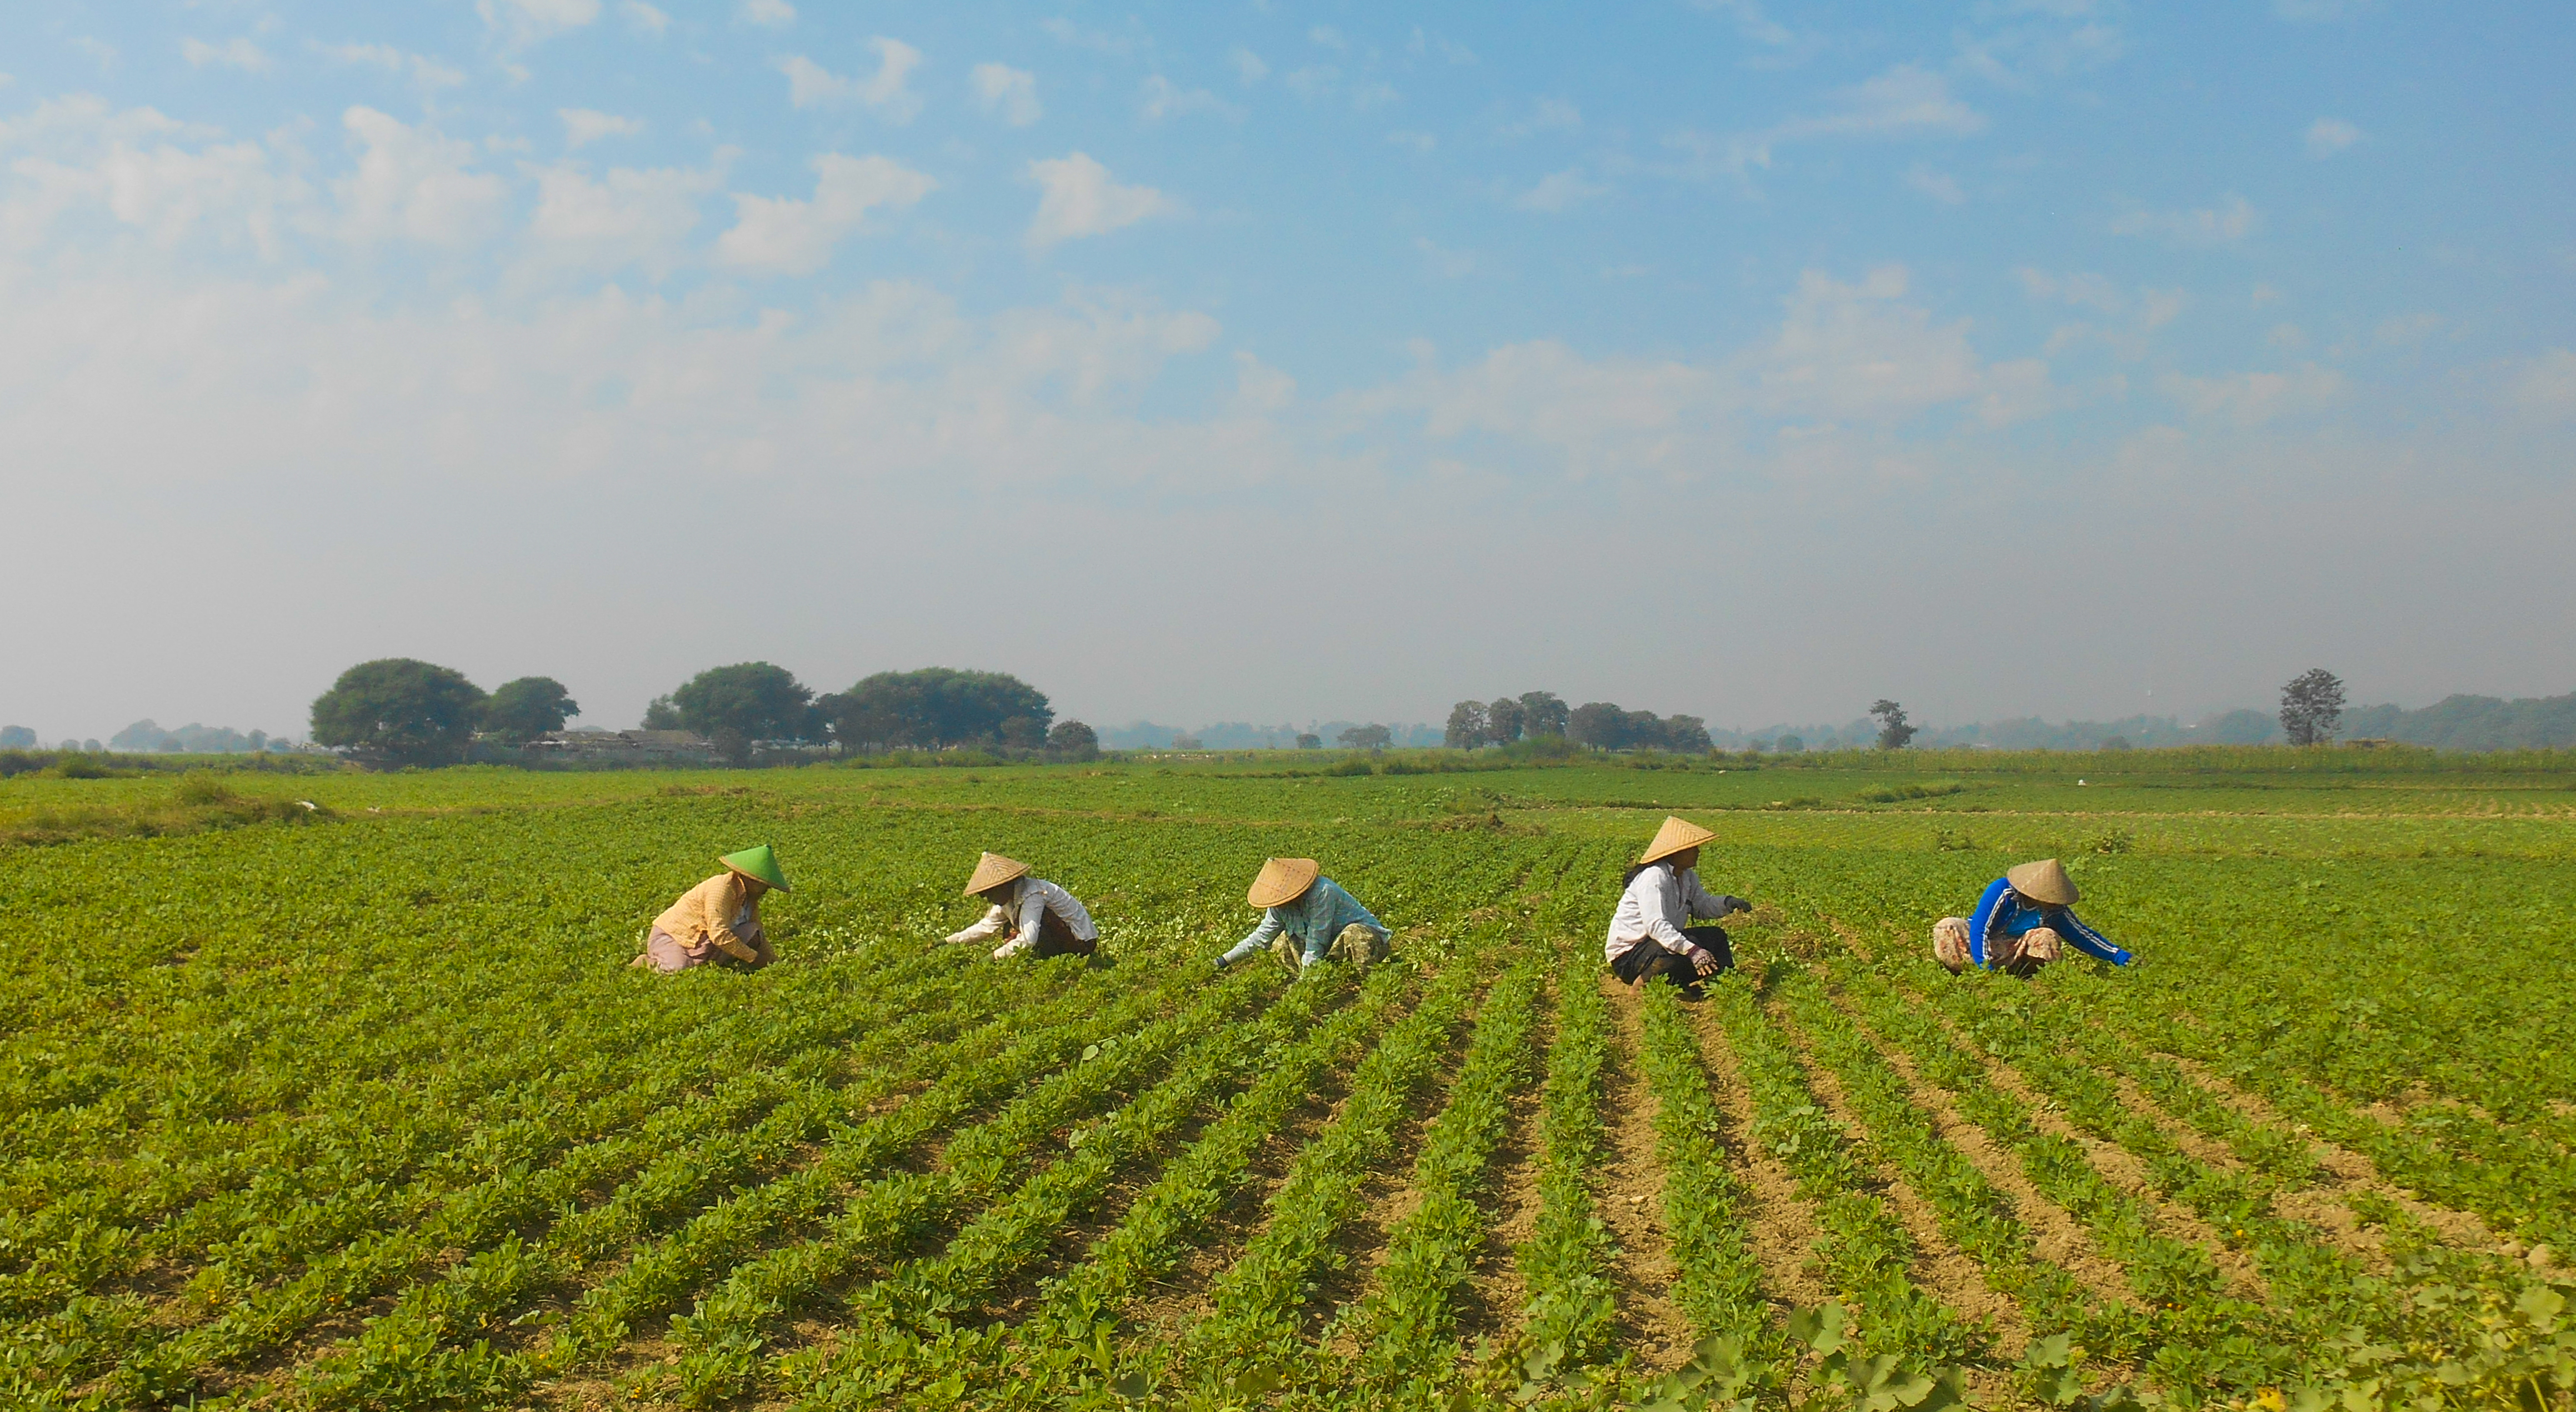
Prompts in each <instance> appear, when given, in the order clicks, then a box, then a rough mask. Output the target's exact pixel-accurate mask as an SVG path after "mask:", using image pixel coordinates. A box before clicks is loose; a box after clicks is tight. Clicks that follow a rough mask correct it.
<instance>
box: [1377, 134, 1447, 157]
mask: <svg viewBox="0 0 2576 1412" xmlns="http://www.w3.org/2000/svg"><path fill="white" fill-rule="evenodd" d="M1386 140H1387V141H1388V143H1390V144H1391V145H1393V146H1397V147H1404V148H1409V149H1411V150H1412V151H1413V152H1414V153H1416V154H1417V155H1420V156H1425V157H1428V156H1430V155H1431V153H1432V152H1433V151H1434V150H1435V149H1437V148H1438V147H1439V146H1440V139H1439V138H1437V137H1434V136H1432V135H1431V134H1430V133H1427V132H1412V131H1398V132H1390V133H1388V134H1387V135H1386Z"/></svg>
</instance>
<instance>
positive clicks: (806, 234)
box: [716, 152, 939, 275]
mask: <svg viewBox="0 0 2576 1412" xmlns="http://www.w3.org/2000/svg"><path fill="white" fill-rule="evenodd" d="M813 165H814V196H813V199H812V200H810V201H800V200H796V199H794V198H792V197H773V196H746V195H742V194H740V193H737V194H736V195H735V196H734V198H733V203H734V225H733V228H732V229H731V230H728V231H726V232H725V233H724V234H723V235H720V236H718V237H716V259H717V261H718V262H719V263H722V264H726V265H732V266H736V267H738V268H742V269H751V270H760V271H765V272H767V273H771V274H789V275H803V274H812V273H813V272H814V271H816V270H819V269H821V268H823V266H824V265H826V264H828V263H830V261H831V258H832V247H833V246H834V245H836V244H838V243H839V242H840V240H841V238H842V237H844V236H847V235H850V234H853V233H855V232H857V231H859V230H860V229H862V228H864V227H865V225H866V223H867V218H868V213H869V212H871V211H874V210H878V209H880V208H883V209H888V210H897V211H900V210H905V209H908V208H910V207H911V206H913V205H915V204H917V203H918V202H919V201H920V200H921V198H923V197H924V196H927V195H929V194H930V193H931V192H932V191H934V190H936V189H938V186H939V183H938V182H936V181H934V180H932V179H931V178H930V177H928V176H926V175H924V174H923V173H921V172H917V171H914V170H913V169H911V168H910V167H906V166H904V165H903V164H901V163H899V162H896V161H894V160H892V159H891V158H886V157H874V156H871V157H845V156H842V155H841V154H839V153H837V152H829V153H825V154H824V155H822V156H820V157H816V158H815V159H814V163H813Z"/></svg>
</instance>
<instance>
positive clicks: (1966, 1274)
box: [1769, 1002, 2032, 1350]
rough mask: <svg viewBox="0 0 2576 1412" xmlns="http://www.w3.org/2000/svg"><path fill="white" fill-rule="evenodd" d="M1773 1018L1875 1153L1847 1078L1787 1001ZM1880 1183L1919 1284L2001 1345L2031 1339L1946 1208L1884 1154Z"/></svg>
mask: <svg viewBox="0 0 2576 1412" xmlns="http://www.w3.org/2000/svg"><path fill="white" fill-rule="evenodd" d="M1769 1009H1770V1013H1771V1021H1772V1023H1773V1024H1776V1025H1778V1026H1779V1027H1780V1032H1781V1033H1782V1034H1784V1035H1786V1036H1787V1037H1788V1040H1789V1047H1790V1050H1791V1052H1792V1053H1794V1054H1796V1055H1797V1058H1798V1063H1799V1066H1800V1067H1801V1068H1803V1069H1804V1070H1805V1071H1806V1078H1807V1090H1808V1092H1810V1093H1813V1094H1814V1095H1815V1096H1816V1103H1817V1104H1818V1106H1820V1107H1822V1108H1823V1109H1824V1110H1825V1112H1826V1113H1828V1114H1830V1115H1831V1116H1832V1117H1833V1119H1834V1121H1835V1122H1837V1123H1840V1124H1841V1125H1842V1126H1843V1129H1844V1131H1846V1132H1848V1133H1850V1134H1852V1136H1853V1139H1854V1141H1853V1149H1854V1151H1855V1152H1856V1153H1857V1154H1859V1155H1860V1156H1862V1157H1864V1158H1869V1157H1872V1156H1875V1155H1876V1153H1875V1150H1874V1149H1873V1147H1872V1146H1871V1145H1870V1144H1869V1143H1867V1142H1866V1141H1865V1140H1864V1139H1862V1137H1861V1135H1862V1134H1865V1133H1867V1132H1868V1131H1869V1126H1868V1124H1866V1123H1863V1122H1862V1121H1861V1119H1860V1115H1859V1114H1858V1113H1856V1112H1855V1111H1853V1108H1852V1104H1851V1099H1850V1096H1849V1095H1848V1094H1846V1093H1845V1092H1844V1090H1843V1083H1842V1078H1841V1076H1840V1075H1838V1074H1836V1073H1835V1072H1834V1071H1833V1070H1832V1069H1831V1068H1830V1067H1828V1066H1827V1065H1826V1064H1825V1063H1824V1061H1823V1060H1821V1059H1820V1058H1818V1057H1817V1055H1816V1053H1815V1048H1814V1045H1813V1044H1812V1043H1811V1042H1810V1040H1809V1038H1808V1035H1807V1033H1806V1031H1805V1030H1804V1029H1802V1028H1800V1027H1799V1025H1798V1024H1797V1022H1796V1020H1795V1018H1794V1017H1793V1016H1791V1015H1790V1014H1789V1012H1788V1009H1787V1007H1786V1006H1783V1005H1780V1004H1778V1003H1776V1002H1775V1003H1774V1004H1772V1005H1771V1006H1770V1007H1769ZM1872 1165H1873V1168H1874V1170H1875V1172H1876V1175H1877V1177H1878V1180H1879V1183H1880V1194H1881V1195H1882V1196H1884V1197H1885V1198H1886V1200H1887V1204H1888V1205H1889V1206H1891V1207H1893V1208H1894V1209H1895V1211H1896V1215H1897V1219H1898V1220H1900V1221H1902V1222H1903V1223H1904V1225H1905V1233H1906V1235H1907V1236H1908V1237H1909V1238H1911V1239H1912V1240H1913V1242H1914V1268H1913V1276H1914V1281H1915V1283H1916V1284H1918V1285H1920V1286H1922V1287H1923V1288H1924V1289H1926V1290H1929V1291H1931V1293H1932V1294H1933V1296H1934V1297H1935V1298H1937V1299H1939V1300H1940V1301H1941V1302H1942V1303H1943V1304H1946V1305H1948V1306H1949V1307H1950V1308H1952V1309H1955V1310H1957V1311H1958V1312H1960V1313H1962V1314H1965V1315H1967V1316H1968V1317H1969V1318H1970V1319H1973V1320H1976V1321H1977V1322H1979V1323H1982V1324H1984V1325H1985V1326H1986V1327H1987V1328H1989V1329H1992V1330H1993V1331H1994V1334H1995V1341H1994V1347H1995V1348H1996V1349H1998V1350H2019V1349H2021V1348H2024V1347H2027V1346H2028V1345H2029V1343H2030V1340H2031V1336H2032V1331H2031V1327H2030V1321H2029V1320H2028V1319H2026V1318H2025V1317H2023V1315H2022V1310H2021V1306H2020V1305H2019V1304H2018V1303H2016V1302H2014V1301H2013V1300H2012V1299H2011V1298H2009V1297H2008V1296H2006V1295H2003V1294H2001V1293H1998V1292H1997V1291H1996V1290H1995V1289H1994V1287H1993V1286H1991V1285H1989V1284H1987V1283H1986V1276H1985V1270H1984V1268H1983V1267H1982V1266H1980V1265H1978V1264H1977V1262H1976V1261H1975V1260H1974V1259H1972V1258H1970V1257H1969V1256H1968V1255H1967V1254H1966V1253H1964V1252H1962V1251H1961V1250H1960V1249H1959V1247H1958V1246H1957V1245H1955V1244H1953V1243H1952V1242H1951V1240H1950V1238H1949V1236H1948V1235H1946V1234H1944V1233H1943V1232H1942V1230H1941V1217H1940V1213H1938V1212H1936V1211H1934V1210H1933V1209H1932V1205H1931V1203H1930V1202H1928V1201H1925V1200H1924V1199H1923V1197H1922V1195H1921V1193H1919V1192H1917V1191H1915V1190H1914V1187H1913V1185H1912V1184H1911V1183H1909V1182H1908V1181H1906V1180H1905V1177H1904V1174H1903V1173H1901V1172H1899V1171H1898V1170H1897V1169H1896V1167H1895V1166H1894V1164H1892V1163H1889V1162H1886V1161H1885V1160H1883V1159H1882V1160H1880V1161H1877V1162H1875V1163H1873V1164H1872Z"/></svg>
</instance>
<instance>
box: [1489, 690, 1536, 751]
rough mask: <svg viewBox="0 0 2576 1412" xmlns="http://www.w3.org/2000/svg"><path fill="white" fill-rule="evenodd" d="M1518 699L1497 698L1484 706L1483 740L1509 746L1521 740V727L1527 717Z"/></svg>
mask: <svg viewBox="0 0 2576 1412" xmlns="http://www.w3.org/2000/svg"><path fill="white" fill-rule="evenodd" d="M1527 714H1528V713H1526V712H1524V711H1522V710H1521V703H1520V702H1519V700H1518V699H1516V698H1514V697H1509V696H1497V697H1495V698H1494V699H1493V700H1492V701H1490V702H1488V703H1486V706H1485V739H1487V740H1490V741H1492V742H1493V743H1495V744H1496V745H1509V744H1511V743H1512V742H1513V741H1515V740H1518V739H1520V738H1521V727H1522V724H1523V722H1524V720H1525V719H1526V717H1527Z"/></svg>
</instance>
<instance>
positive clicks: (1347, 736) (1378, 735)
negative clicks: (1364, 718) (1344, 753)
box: [1337, 725, 1395, 750]
mask: <svg viewBox="0 0 2576 1412" xmlns="http://www.w3.org/2000/svg"><path fill="white" fill-rule="evenodd" d="M1337 739H1339V740H1340V741H1341V744H1342V748H1343V749H1344V750H1384V749H1385V748H1387V747H1388V746H1390V745H1393V744H1395V732H1393V731H1391V730H1388V729H1387V728H1386V727H1384V726H1379V725H1367V726H1353V727H1351V728H1350V729H1349V730H1346V731H1343V732H1342V733H1341V735H1340V736H1339V737H1337Z"/></svg>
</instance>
